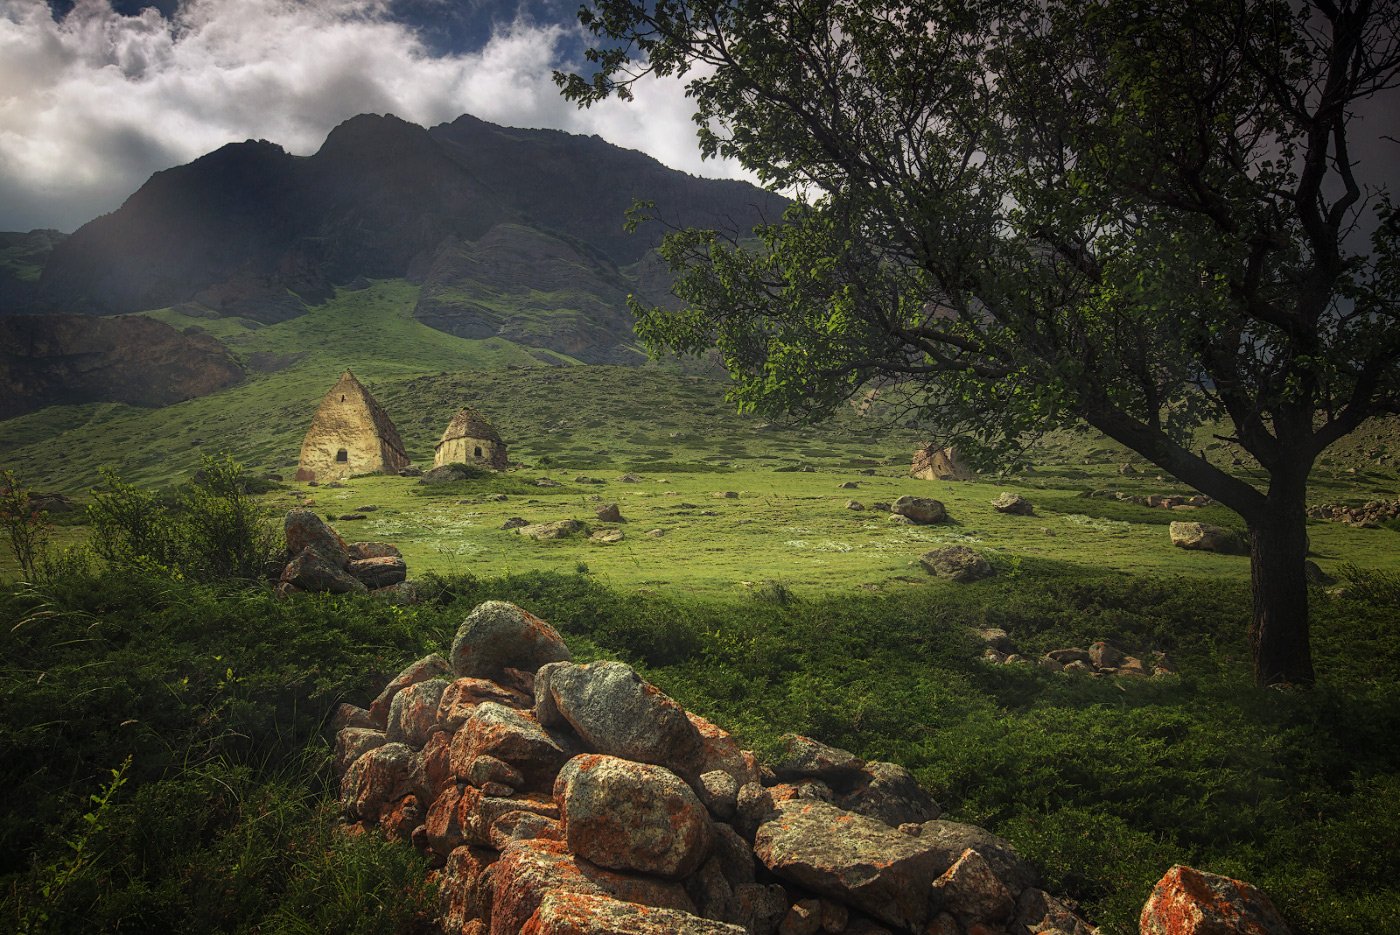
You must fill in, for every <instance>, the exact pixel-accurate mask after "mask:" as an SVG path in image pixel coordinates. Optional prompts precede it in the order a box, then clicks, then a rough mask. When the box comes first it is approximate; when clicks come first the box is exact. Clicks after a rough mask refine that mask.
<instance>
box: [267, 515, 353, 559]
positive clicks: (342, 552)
mask: <svg viewBox="0 0 1400 935" xmlns="http://www.w3.org/2000/svg"><path fill="white" fill-rule="evenodd" d="M283 529H284V530H285V532H286V535H287V554H288V555H297V554H299V553H300V552H301V551H302V549H311V550H313V551H315V552H318V553H320V554H321V555H322V556H324V557H325V559H326V561H328V562H330V563H331V564H332V565H334V566H335V567H336V568H344V567H345V564H346V562H348V561H350V554H349V548H348V547H347V546H346V545H345V540H344V539H342V538H340V536H339V535H338V534H337V533H336V531H335V530H334V529H332V528H331V527H330V526H328V525H326V521H325V520H323V519H321V517H320V516H318V515H317V514H316V512H315V511H314V510H307V509H300V508H299V509H295V510H291V511H290V512H288V513H287V518H286V520H285V521H284V523H283Z"/></svg>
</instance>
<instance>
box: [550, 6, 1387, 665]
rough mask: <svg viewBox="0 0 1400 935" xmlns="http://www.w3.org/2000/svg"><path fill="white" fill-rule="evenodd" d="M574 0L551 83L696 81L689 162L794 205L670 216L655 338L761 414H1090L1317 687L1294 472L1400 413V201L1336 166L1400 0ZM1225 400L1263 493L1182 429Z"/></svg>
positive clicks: (613, 87)
mask: <svg viewBox="0 0 1400 935" xmlns="http://www.w3.org/2000/svg"><path fill="white" fill-rule="evenodd" d="M580 16H581V19H582V22H583V24H584V26H585V27H586V28H588V29H589V30H591V32H592V34H593V37H594V43H593V49H592V50H591V51H590V53H589V59H590V61H591V62H592V63H593V65H594V67H593V68H592V69H591V70H590V71H589V73H588V74H586V75H568V74H560V75H557V76H556V79H557V80H558V81H559V82H560V84H561V85H562V87H563V91H564V93H565V94H566V95H567V96H568V97H570V98H571V99H573V100H575V101H577V102H579V103H581V104H584V105H587V104H590V103H592V102H595V101H599V100H602V99H604V98H607V97H609V96H613V95H616V96H620V97H623V98H626V97H629V96H630V91H629V89H630V88H631V86H632V84H633V83H634V82H635V81H637V80H639V79H640V78H642V77H643V76H645V75H647V74H656V75H663V76H664V75H681V76H685V77H686V78H687V79H688V82H689V84H688V93H689V94H690V96H691V98H692V99H693V100H694V102H695V105H696V113H695V119H696V123H697V126H698V132H699V135H700V139H701V143H702V146H703V148H704V151H705V152H706V153H707V154H709V155H719V156H726V157H733V158H736V159H738V160H739V161H740V162H741V163H742V164H743V165H744V166H746V167H748V168H749V169H750V170H752V171H754V172H755V173H757V175H758V176H759V178H760V179H761V180H762V181H763V182H764V183H766V184H768V185H771V186H774V187H777V188H779V189H781V190H785V191H788V192H794V193H796V194H797V195H798V199H797V203H796V205H795V206H794V208H793V209H792V210H791V211H790V212H789V213H788V214H787V216H786V217H785V218H784V219H783V221H782V222H781V223H775V224H773V225H770V226H767V227H764V228H761V229H759V230H758V231H757V232H756V234H757V241H756V243H755V242H752V241H750V242H744V241H739V242H736V241H733V240H730V239H727V238H726V237H724V236H721V235H720V234H718V233H716V232H712V231H684V232H677V233H675V234H672V235H671V236H670V237H669V238H668V240H667V242H666V245H665V253H666V255H667V257H668V259H670V260H671V262H672V263H673V265H674V266H675V268H676V270H677V272H678V274H679V279H678V285H677V292H678V295H679V296H680V297H681V298H682V299H683V300H684V302H685V308H683V309H682V310H679V311H674V310H673V311H663V310H661V309H648V310H642V317H641V319H640V321H639V325H638V330H639V333H640V334H641V335H642V336H643V337H644V338H645V339H647V340H648V341H649V342H650V343H651V344H652V345H653V346H654V347H664V348H670V349H673V350H677V351H681V352H696V351H699V350H702V349H704V348H708V347H712V346H717V347H718V348H719V350H720V352H721V353H722V355H723V358H724V360H725V362H726V363H727V365H728V367H729V369H730V372H731V374H732V375H733V377H734V378H735V380H736V386H735V391H734V392H735V395H736V397H737V398H738V400H739V401H740V403H741V405H743V406H745V407H748V408H752V409H756V410H758V411H768V412H784V413H789V414H791V413H797V414H802V415H807V416H811V417H819V416H820V415H822V414H823V413H825V412H828V411H829V410H830V409H831V408H832V407H833V406H835V405H837V404H839V403H840V402H841V401H842V400H844V399H847V398H849V397H850V396H851V395H852V394H854V393H857V392H860V391H861V390H862V389H863V388H865V387H868V386H870V385H872V384H880V383H889V382H891V381H898V382H899V383H900V384H901V385H903V386H904V387H906V388H907V387H910V386H917V387H918V388H919V390H920V392H921V396H920V405H921V406H922V407H923V408H924V409H925V410H926V412H925V414H926V415H927V416H929V417H930V419H931V420H932V421H933V422H934V424H937V425H939V426H942V427H944V428H945V429H947V430H949V431H950V432H952V433H954V434H959V435H961V436H962V437H963V438H964V439H965V440H967V441H970V442H971V443H972V444H973V447H974V448H976V449H980V451H981V453H982V454H984V455H986V454H995V453H997V452H998V451H1006V450H1007V446H1009V445H1011V444H1013V443H1014V442H1015V441H1016V440H1017V439H1020V438H1023V437H1025V436H1026V435H1027V434H1028V433H1034V432H1036V431H1039V430H1043V429H1046V428H1049V427H1054V426H1058V425H1065V424H1068V423H1070V422H1073V421H1075V420H1083V421H1084V422H1087V423H1088V424H1089V425H1091V426H1093V427H1094V428H1096V429H1098V430H1099V431H1101V432H1103V433H1104V434H1105V435H1107V436H1109V437H1110V438H1113V439H1115V440H1117V441H1118V442H1121V443H1122V444H1124V445H1126V446H1127V447H1129V448H1131V449H1133V450H1134V451H1137V452H1138V453H1140V454H1141V455H1142V456H1143V457H1145V458H1147V459H1148V460H1150V461H1152V462H1154V463H1155V464H1157V465H1159V466H1160V467H1161V468H1162V469H1163V470H1165V471H1167V472H1169V473H1171V474H1172V475H1173V476H1175V477H1177V478H1178V479H1180V480H1181V481H1183V482H1185V483H1187V484H1190V485H1191V486H1193V487H1195V488H1196V489H1197V490H1200V491H1202V492H1204V493H1206V494H1208V495H1209V496H1211V497H1212V498H1214V499H1215V500H1217V501H1219V502H1220V503H1222V504H1224V505H1225V506H1227V507H1229V508H1230V509H1232V510H1234V511H1236V512H1237V513H1238V514H1239V515H1240V516H1241V517H1242V518H1243V519H1244V521H1245V523H1246V524H1247V526H1248V529H1249V538H1250V556H1251V567H1252V577H1253V597H1254V615H1253V622H1252V626H1251V629H1250V640H1251V645H1252V650H1253V654H1254V666H1255V674H1256V678H1257V680H1258V681H1259V683H1260V684H1265V685H1267V684H1276V683H1283V682H1287V683H1294V684H1309V683H1311V682H1312V681H1313V680H1314V673H1313V665H1312V660H1311V654H1310V650H1309V639H1308V612H1307V588H1306V584H1305V581H1306V579H1305V576H1304V562H1305V555H1306V553H1307V535H1306V533H1305V497H1306V493H1307V481H1308V477H1309V474H1310V472H1311V469H1312V466H1313V464H1314V462H1315V461H1316V459H1317V457H1318V455H1319V454H1320V453H1321V452H1322V451H1323V450H1324V449H1325V448H1326V447H1327V446H1328V445H1330V444H1331V443H1333V442H1335V441H1336V440H1337V439H1339V438H1341V437H1342V436H1344V435H1346V434H1347V433H1348V432H1351V431H1352V430H1354V429H1355V428H1357V427H1358V426H1359V425H1361V424H1362V422H1364V421H1365V420H1366V419H1368V418H1371V417H1373V416H1378V415H1382V414H1386V413H1395V412H1398V411H1400V300H1398V299H1397V295H1398V294H1400V215H1397V214H1396V213H1395V211H1394V210H1393V209H1392V206H1391V203H1390V200H1389V195H1388V193H1387V192H1386V191H1385V190H1384V189H1383V188H1372V187H1368V186H1367V185H1366V184H1364V181H1363V177H1362V176H1361V175H1359V173H1358V167H1357V165H1356V163H1355V159H1354V158H1353V156H1352V148H1353V145H1354V143H1355V140H1354V135H1355V133H1356V132H1357V121H1356V119H1355V116H1356V108H1357V106H1358V105H1359V104H1363V103H1364V102H1366V101H1368V100H1371V99H1376V98H1377V97H1378V96H1382V95H1390V96H1392V97H1393V96H1394V95H1395V94H1396V91H1395V88H1396V87H1397V82H1398V81H1400V3H1397V2H1395V0H1374V2H1371V0H1346V2H1333V0H1316V2H1313V3H1311V4H1309V3H1302V2H1297V0H1022V2H1015V0H972V2H963V0H931V2H911V3H890V4H879V3H871V2H859V0H857V2H837V0H826V2H822V0H812V2H809V0H777V2H769V0H762V2H759V0H641V2H636V0H595V2H594V3H593V5H592V6H591V7H588V8H585V9H584V10H583V11H581V13H580ZM1373 102H1374V101H1373ZM1390 103H1391V104H1392V111H1391V112H1392V113H1393V112H1394V110H1393V105H1394V102H1393V101H1391V102H1390ZM1380 112H1381V113H1384V108H1382V109H1381V111H1380ZM1382 129H1384V128H1378V127H1376V126H1375V125H1374V123H1373V124H1372V125H1370V126H1367V127H1366V128H1365V131H1366V132H1367V133H1368V134H1371V138H1372V139H1373V140H1374V138H1375V137H1377V136H1379V134H1380V132H1381V130H1382ZM1394 129H1395V128H1393V127H1392V128H1390V132H1392V133H1393V132H1394ZM1391 158H1392V160H1394V155H1392V157H1391ZM1393 164H1394V162H1392V165H1393ZM1362 168H1368V167H1362ZM1358 225H1359V226H1360V227H1361V229H1360V230H1359V229H1358ZM1368 226H1369V227H1370V228H1372V229H1373V230H1374V234H1373V235H1371V236H1369V237H1368V236H1366V231H1365V228H1367V227H1368ZM1212 423H1214V424H1218V425H1224V426H1228V427H1230V428H1229V429H1228V435H1227V437H1229V438H1230V439H1231V440H1233V441H1234V442H1236V443H1237V444H1238V445H1239V446H1240V447H1242V448H1243V449H1244V450H1245V451H1247V452H1248V453H1249V454H1250V455H1252V456H1253V458H1254V459H1255V460H1256V461H1257V462H1258V464H1259V465H1260V466H1262V468H1263V471H1264V472H1265V473H1266V474H1267V484H1264V485H1260V486H1257V485H1256V484H1255V483H1252V482H1251V481H1250V480H1249V479H1248V477H1247V475H1244V474H1242V473H1240V472H1239V471H1238V470H1233V469H1232V468H1231V467H1230V466H1228V465H1225V464H1223V463H1221V462H1220V461H1218V460H1216V461H1212V460H1209V459H1208V458H1207V457H1206V456H1205V455H1204V454H1203V453H1199V452H1197V451H1195V450H1193V446H1192V444H1191V438H1192V433H1193V432H1194V431H1196V430H1198V429H1199V428H1200V427H1201V426H1203V425H1209V424H1212ZM1261 486H1262V487H1263V489H1261Z"/></svg>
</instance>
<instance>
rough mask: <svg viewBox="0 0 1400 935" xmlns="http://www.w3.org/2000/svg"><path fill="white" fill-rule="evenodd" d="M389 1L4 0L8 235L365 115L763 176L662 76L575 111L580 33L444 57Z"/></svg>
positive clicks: (309, 142) (310, 138) (0, 153)
mask: <svg viewBox="0 0 1400 935" xmlns="http://www.w3.org/2000/svg"><path fill="white" fill-rule="evenodd" d="M386 6H387V4H386V3H385V2H384V0H187V2H185V3H184V4H182V5H181V9H180V12H179V13H178V14H177V15H176V16H175V17H174V18H173V19H172V20H169V21H167V20H165V19H162V18H161V17H160V16H159V14H157V13H156V12H155V11H154V10H147V11H145V12H144V13H143V14H142V15H140V16H137V17H127V16H121V15H120V14H117V13H115V12H113V11H112V10H111V8H110V6H109V5H108V3H107V2H105V0H79V2H78V4H77V6H76V7H75V8H74V9H73V11H72V12H71V13H70V14H69V15H68V16H67V17H65V18H64V19H63V20H62V21H61V22H54V20H53V18H52V16H51V15H50V13H49V9H48V6H47V4H46V3H45V2H44V0H0V230H24V229H28V228H30V227H40V226H47V227H60V228H64V229H69V230H71V229H73V228H74V227H76V226H78V225H79V224H81V223H82V222H84V221H86V220H88V219H90V218H92V217H93V216H95V215H97V214H99V213H102V212H105V211H110V210H113V209H114V208H116V207H117V206H118V205H119V204H120V203H121V201H122V200H123V199H125V197H126V196H127V195H129V194H130V193H131V192H133V191H135V190H136V188H137V187H139V186H140V184H141V183H142V182H144V181H145V179H146V178H147V177H148V176H149V175H150V174H151V173H152V172H154V171H157V170H159V169H162V168H166V167H168V166H171V165H176V164H179V163H183V162H188V161H189V160H191V159H194V158H195V157H197V156H199V155H201V154H203V153H206V152H209V151H210V150H213V149H216V148H218V147H219V146H222V145H224V144H225V143H229V142H233V141H238V140H243V139H250V138H256V139H268V140H272V141H273V142H276V143H280V144H281V145H283V146H284V147H286V148H287V149H288V150H290V151H291V152H294V153H299V154H307V153H311V152H314V151H315V150H316V149H317V148H318V147H319V145H320V143H321V141H322V140H323V139H324V138H325V135H326V133H327V132H329V131H330V129H331V128H332V127H334V126H335V125H336V124H338V123H340V122H341V121H343V120H345V119H347V118H349V117H352V116H354V115H355V114H359V113H394V114H397V115H398V116H400V117H403V118H404V119H406V120H411V121H413V122H415V123H419V124H423V125H425V126H431V125H432V124H435V123H440V122H443V121H449V120H452V119H453V118H455V117H457V116H458V115H460V114H462V113H471V114H474V115H475V116H477V117H480V118H482V119H484V120H489V121H492V122H494V123H501V124H506V125H510V126H520V127H551V128H555V129H561V130H568V131H571V132H578V133H596V134H598V135H599V136H601V137H603V138H604V139H606V140H609V141H610V142H613V143H616V144H618V145H620V146H626V147H628V148H632V149H640V150H642V151H644V152H647V153H650V154H651V155H653V156H655V157H656V158H657V159H659V160H661V161H662V162H664V163H666V164H667V165H670V166H672V167H674V168H678V169H683V170H685V171H688V172H692V173H695V174H697V175H707V176H715V177H729V178H740V177H745V176H744V175H743V173H742V170H740V168H739V167H738V166H737V165H736V164H733V163H723V162H714V161H710V162H703V163H702V161H701V159H700V156H699V152H698V150H697V147H696V143H695V133H694V127H693V125H692V124H691V121H690V114H691V107H690V106H689V105H690V102H689V101H687V100H686V99H685V96H684V88H683V86H682V85H681V83H679V82H676V81H664V82H663V81H650V82H647V83H645V84H643V85H642V86H640V87H639V88H638V89H637V94H636V100H635V101H634V102H633V103H631V104H623V103H620V102H615V101H609V102H606V103H604V104H602V105H594V106H593V107H592V108H591V109H588V110H579V109H576V108H575V107H574V106H573V105H572V104H570V103H568V102H567V101H565V100H563V99H562V98H561V97H560V96H559V94H558V92H557V90H556V89H555V87H554V84H553V82H552V81H551V80H550V73H551V70H552V69H553V68H554V67H557V66H558V65H559V63H558V61H557V51H556V50H557V49H558V48H559V46H560V45H561V40H563V39H565V38H566V37H567V36H568V34H567V32H566V27H564V26H559V25H546V26H540V25H532V24H525V23H517V24H516V25H514V26H512V27H509V28H507V29H505V30H504V31H501V32H498V33H497V34H496V35H494V36H493V37H492V39H491V40H490V41H489V42H488V44H487V45H486V46H485V47H484V48H482V49H481V50H480V51H479V52H475V53H472V54H466V55H456V56H443V57H434V56H433V55H431V54H430V53H429V52H428V50H427V49H426V48H425V47H424V46H423V45H422V43H421V42H419V40H418V39H417V38H416V37H415V35H414V34H413V32H412V31H411V30H410V29H408V28H407V27H405V26H403V25H401V24H399V23H395V22H392V21H390V20H389V19H388V18H387V15H386V14H387V11H386Z"/></svg>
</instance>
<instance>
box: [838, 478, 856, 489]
mask: <svg viewBox="0 0 1400 935" xmlns="http://www.w3.org/2000/svg"><path fill="white" fill-rule="evenodd" d="M859 486H860V484H859V483H857V482H856V481H853V480H848V481H846V482H845V483H843V484H841V485H839V486H838V487H837V488H836V489H837V490H855V489H856V488H857V487H859Z"/></svg>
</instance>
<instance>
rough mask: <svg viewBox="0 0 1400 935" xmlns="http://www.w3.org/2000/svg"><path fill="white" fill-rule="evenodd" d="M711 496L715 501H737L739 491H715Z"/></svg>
mask: <svg viewBox="0 0 1400 935" xmlns="http://www.w3.org/2000/svg"><path fill="white" fill-rule="evenodd" d="M711 496H712V497H714V498H715V499H716V500H738V499H739V491H737V490H723V491H720V490H717V491H715V492H714V493H713V494H711Z"/></svg>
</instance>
